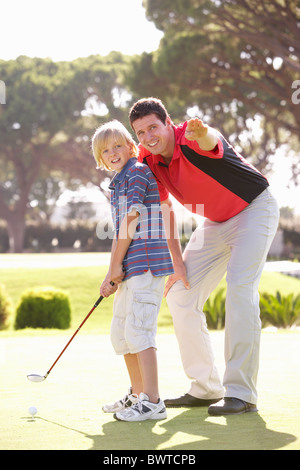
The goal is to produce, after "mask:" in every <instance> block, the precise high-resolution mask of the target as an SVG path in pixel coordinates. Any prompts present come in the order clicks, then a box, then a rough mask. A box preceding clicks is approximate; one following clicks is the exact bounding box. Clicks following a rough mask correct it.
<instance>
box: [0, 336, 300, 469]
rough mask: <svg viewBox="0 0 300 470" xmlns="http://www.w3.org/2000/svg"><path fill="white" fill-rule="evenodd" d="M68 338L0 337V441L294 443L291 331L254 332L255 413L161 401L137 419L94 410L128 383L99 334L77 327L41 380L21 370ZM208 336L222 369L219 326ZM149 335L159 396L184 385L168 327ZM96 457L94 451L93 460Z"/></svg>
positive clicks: (295, 378)
mask: <svg viewBox="0 0 300 470" xmlns="http://www.w3.org/2000/svg"><path fill="white" fill-rule="evenodd" d="M67 339H68V337H67V336H66V335H65V336H63V337H62V336H60V335H55V336H35V337H31V336H25V335H24V336H18V335H16V336H14V337H13V336H11V337H3V338H1V342H0V347H1V351H0V352H1V355H0V357H1V413H0V435H1V439H0V449H2V450H102V451H106V452H109V451H111V450H143V449H144V450H157V451H160V450H161V451H167V453H170V452H173V453H178V451H180V450H181V451H191V452H192V451H199V450H230V449H232V450H238V449H240V450H247V449H250V450H275V449H278V450H296V449H298V450H299V449H300V411H299V410H300V397H299V389H300V375H299V357H300V333H299V332H296V331H294V332H292V331H284V332H283V331H280V332H279V331H278V332H275V333H274V332H263V334H262V342H261V343H262V344H261V361H260V373H259V380H258V390H259V402H258V407H259V413H248V414H244V415H238V416H229V417H227V418H225V417H210V416H209V415H208V413H207V409H206V408H194V409H187V408H183V409H169V410H168V417H167V419H165V420H162V421H157V422H156V421H147V422H144V423H122V422H118V421H115V420H114V418H113V416H112V415H111V414H106V413H103V412H102V411H101V405H102V404H103V403H107V402H108V401H111V400H114V399H118V398H120V397H121V396H123V395H124V393H125V392H126V390H127V388H128V377H127V373H126V371H125V366H124V362H123V358H121V357H119V356H116V355H115V354H114V352H113V350H112V347H111V344H110V340H109V336H108V335H97V334H83V335H82V334H79V335H78V336H77V337H76V340H74V342H73V343H72V345H70V347H69V348H68V349H67V350H66V352H65V353H64V355H63V356H62V358H61V359H60V361H59V362H58V363H57V365H56V366H55V367H54V369H53V370H52V371H51V373H50V375H49V377H48V378H47V380H45V381H44V382H42V383H32V382H29V381H28V380H27V378H26V374H27V373H28V372H35V371H40V372H43V373H45V372H46V371H47V368H48V367H50V365H51V364H52V363H53V361H54V360H55V358H56V357H57V355H58V353H59V351H60V350H61V349H62V347H63V346H64V345H65V344H66V342H67ZM211 340H212V344H213V348H214V352H215V357H216V365H217V367H218V370H219V372H220V374H221V375H222V373H223V346H224V344H223V342H224V334H223V332H221V331H213V332H212V333H211ZM157 345H158V364H159V383H160V393H161V396H162V397H163V398H167V397H168V396H176V395H178V394H182V393H184V392H186V391H187V390H188V387H189V381H188V379H187V378H186V377H185V375H184V373H183V371H182V367H181V363H180V358H179V353H178V346H177V342H176V339H175V337H174V335H170V334H158V336H157ZM32 405H34V406H36V407H37V409H38V414H37V416H36V419H35V420H34V421H33V420H32V419H31V417H30V415H29V413H28V408H29V406H32ZM115 454H116V453H115ZM133 454H134V453H133ZM117 455H119V454H117ZM121 455H122V453H121ZM198 457H199V458H200V455H198ZM86 458H88V457H87V456H86V457H85V459H86ZM101 459H102V454H101V453H99V454H98V455H97V463H98V464H99V462H101Z"/></svg>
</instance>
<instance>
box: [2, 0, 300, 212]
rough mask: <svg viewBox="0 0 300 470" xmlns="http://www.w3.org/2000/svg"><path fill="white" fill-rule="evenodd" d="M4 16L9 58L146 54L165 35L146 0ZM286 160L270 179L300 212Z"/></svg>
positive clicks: (14, 7) (17, 9)
mask: <svg viewBox="0 0 300 470" xmlns="http://www.w3.org/2000/svg"><path fill="white" fill-rule="evenodd" d="M0 20H1V22H0V59H4V60H10V59H16V58H17V57H18V56H19V55H27V56H29V57H42V58H45V57H49V58H51V59H52V60H54V61H63V60H67V61H71V60H73V59H76V58H78V57H87V56H89V55H93V54H100V55H103V56H105V55H107V54H109V52H111V51H113V50H115V51H120V52H122V53H123V54H128V55H134V54H141V53H142V52H144V51H145V52H151V51H154V50H156V49H157V48H158V46H159V42H160V39H161V38H162V36H163V34H162V32H161V31H159V30H157V29H156V27H155V26H154V24H153V23H151V22H150V21H148V20H147V19H146V16H145V10H144V8H143V6H142V0H51V1H50V0H6V1H5V2H2V5H1V6H0ZM0 79H1V77H0ZM277 161H278V159H277ZM280 161H281V162H282V159H281V158H280ZM285 162H286V160H285V161H284V164H283V165H282V163H280V164H277V167H276V171H275V172H274V175H273V176H272V177H271V178H270V182H271V183H273V184H274V189H275V194H276V196H277V199H278V200H279V204H280V206H285V205H288V206H290V207H294V208H295V210H296V212H297V213H299V214H300V188H298V190H297V191H296V192H295V191H291V190H290V189H287V181H288V179H289V174H290V172H289V168H288V167H287V165H286V163H285Z"/></svg>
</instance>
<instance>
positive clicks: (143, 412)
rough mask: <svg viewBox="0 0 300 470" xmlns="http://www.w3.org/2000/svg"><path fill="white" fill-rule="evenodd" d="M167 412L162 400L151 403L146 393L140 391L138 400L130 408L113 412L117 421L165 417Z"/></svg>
mask: <svg viewBox="0 0 300 470" xmlns="http://www.w3.org/2000/svg"><path fill="white" fill-rule="evenodd" d="M166 417H167V412H166V408H165V404H164V402H163V401H162V400H159V402H158V403H151V402H150V401H149V397H148V395H146V394H145V393H140V395H139V397H138V401H137V402H136V403H135V404H134V405H132V406H131V407H130V408H126V409H124V410H122V411H120V412H117V413H115V414H114V418H115V419H117V420H119V421H145V420H146V419H165V418H166Z"/></svg>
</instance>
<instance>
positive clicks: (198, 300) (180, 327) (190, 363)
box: [167, 188, 279, 404]
mask: <svg viewBox="0 0 300 470" xmlns="http://www.w3.org/2000/svg"><path fill="white" fill-rule="evenodd" d="M278 220H279V210H278V206H277V202H276V200H275V198H274V197H273V195H272V193H271V191H270V189H269V188H267V189H266V190H265V191H263V193H261V194H260V195H259V196H258V197H257V198H256V199H255V200H254V201H253V202H252V203H251V204H250V205H249V206H248V207H247V208H246V209H244V210H243V211H242V212H241V213H239V214H238V215H236V216H235V217H233V218H231V219H229V220H228V221H226V222H222V223H217V222H212V221H209V220H207V219H206V220H205V221H204V223H203V226H201V227H198V228H197V229H196V230H195V231H194V232H193V234H192V236H191V239H190V241H189V243H188V245H187V247H186V249H185V251H184V254H183V258H184V262H185V265H186V269H187V276H188V279H189V282H190V286H191V287H190V289H189V290H187V289H185V287H184V286H183V283H182V281H177V282H176V283H175V284H174V285H173V286H172V288H171V289H170V291H169V293H168V295H167V302H168V306H169V309H170V312H171V314H172V317H173V322H174V328H175V333H176V337H177V340H178V343H179V348H180V354H181V359H182V364H183V368H184V371H185V373H186V375H187V376H188V377H189V378H191V380H192V383H191V388H190V390H189V392H188V393H189V394H191V395H193V396H195V397H198V398H204V399H208V398H221V397H223V396H226V397H235V398H240V399H242V400H245V401H247V402H249V403H253V404H256V403H257V390H256V382H257V373H258V366H259V347H260V334H261V321H260V311H259V294H258V285H259V281H260V277H261V274H262V270H263V267H264V263H265V261H266V257H267V254H268V251H269V248H270V245H271V242H272V240H273V238H274V235H275V233H276V230H277V226H278ZM226 271H227V276H226V281H227V294H226V306H225V309H226V317H225V318H226V320H225V351H224V354H225V374H224V378H223V384H222V383H221V381H220V378H219V375H218V372H217V370H216V367H215V365H214V355H213V351H212V346H211V341H210V337H209V332H208V329H207V325H206V319H205V315H204V313H203V311H202V310H203V306H204V304H205V302H206V300H207V299H208V297H209V295H210V293H211V292H212V291H213V290H214V289H215V288H216V287H217V285H218V284H219V282H220V280H221V279H222V277H223V276H224V274H225V272H226Z"/></svg>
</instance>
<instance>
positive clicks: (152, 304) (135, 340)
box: [111, 270, 165, 355]
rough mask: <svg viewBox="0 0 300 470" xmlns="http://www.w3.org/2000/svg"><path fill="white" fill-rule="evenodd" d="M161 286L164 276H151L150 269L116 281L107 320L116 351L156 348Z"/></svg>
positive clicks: (162, 287)
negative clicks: (115, 289)
mask: <svg viewBox="0 0 300 470" xmlns="http://www.w3.org/2000/svg"><path fill="white" fill-rule="evenodd" d="M164 286H165V276H153V274H152V273H151V271H150V270H148V271H147V272H145V273H144V274H141V275H139V276H133V277H131V278H129V279H128V280H125V281H123V282H122V283H121V284H120V285H119V287H118V290H117V292H116V294H115V298H114V305H113V319H112V323H111V342H112V345H113V347H114V350H115V352H116V354H119V355H124V354H129V353H130V354H136V353H138V352H141V351H144V350H145V349H148V348H156V342H155V337H156V331H157V316H158V312H159V309H160V306H161V301H162V298H163V293H164Z"/></svg>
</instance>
